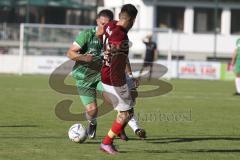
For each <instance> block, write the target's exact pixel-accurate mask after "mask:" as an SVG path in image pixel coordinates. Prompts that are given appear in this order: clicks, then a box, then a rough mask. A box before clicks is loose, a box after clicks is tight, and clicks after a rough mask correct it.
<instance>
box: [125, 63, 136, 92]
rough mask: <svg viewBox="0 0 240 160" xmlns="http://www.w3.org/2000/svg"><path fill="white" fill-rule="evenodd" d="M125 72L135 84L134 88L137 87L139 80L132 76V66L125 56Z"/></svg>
mask: <svg viewBox="0 0 240 160" xmlns="http://www.w3.org/2000/svg"><path fill="white" fill-rule="evenodd" d="M125 72H126V73H127V74H128V76H129V77H130V78H132V79H133V81H134V83H135V86H136V88H137V87H138V86H139V81H138V80H137V79H135V78H134V77H133V74H132V68H131V64H130V62H129V58H127V63H126V69H125Z"/></svg>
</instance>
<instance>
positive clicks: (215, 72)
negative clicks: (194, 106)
mask: <svg viewBox="0 0 240 160" xmlns="http://www.w3.org/2000/svg"><path fill="white" fill-rule="evenodd" d="M18 58H19V56H18V55H0V64H1V65H0V73H11V74H19V73H20V67H19V66H20V65H23V66H22V69H21V72H22V73H23V74H51V73H52V72H53V71H54V70H55V69H56V68H57V67H58V66H60V65H61V64H63V63H64V62H66V61H68V60H69V59H68V58H67V57H64V56H30V55H28V56H24V58H23V63H19V62H20V61H18ZM130 61H131V63H140V62H142V61H141V60H134V59H130ZM156 63H158V64H162V65H164V66H166V67H167V66H169V67H167V68H168V73H167V74H166V75H165V77H166V76H167V77H171V78H184V79H210V80H219V79H221V75H222V72H225V70H223V69H222V67H223V64H221V63H220V62H204V61H171V63H170V65H169V63H168V61H167V60H159V61H157V62H156ZM69 70H70V69H69Z"/></svg>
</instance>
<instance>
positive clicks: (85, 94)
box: [77, 81, 96, 107]
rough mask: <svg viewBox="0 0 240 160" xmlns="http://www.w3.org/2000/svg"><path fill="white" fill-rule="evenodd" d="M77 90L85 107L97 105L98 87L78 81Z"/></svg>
mask: <svg viewBox="0 0 240 160" xmlns="http://www.w3.org/2000/svg"><path fill="white" fill-rule="evenodd" d="M77 89H78V93H79V96H80V99H81V101H82V103H83V105H84V106H85V107H86V106H87V105H89V104H91V103H96V87H95V86H94V83H89V82H86V81H78V82H77Z"/></svg>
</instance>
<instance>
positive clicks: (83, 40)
mask: <svg viewBox="0 0 240 160" xmlns="http://www.w3.org/2000/svg"><path fill="white" fill-rule="evenodd" d="M88 37H89V34H88V33H87V31H86V30H85V31H83V32H80V34H79V35H78V36H77V37H76V39H75V41H74V42H73V44H72V45H71V46H70V48H69V49H68V51H67V56H68V58H70V59H71V60H73V61H85V62H90V61H92V55H91V54H86V53H83V51H82V47H83V46H85V45H86V44H87V43H88V39H89V38H88Z"/></svg>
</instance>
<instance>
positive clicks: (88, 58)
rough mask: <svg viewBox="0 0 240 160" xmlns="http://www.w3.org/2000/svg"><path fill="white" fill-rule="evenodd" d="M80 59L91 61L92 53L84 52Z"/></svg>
mask: <svg viewBox="0 0 240 160" xmlns="http://www.w3.org/2000/svg"><path fill="white" fill-rule="evenodd" d="M82 60H83V61H85V62H91V61H92V60H93V55H92V54H85V55H83V57H82Z"/></svg>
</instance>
